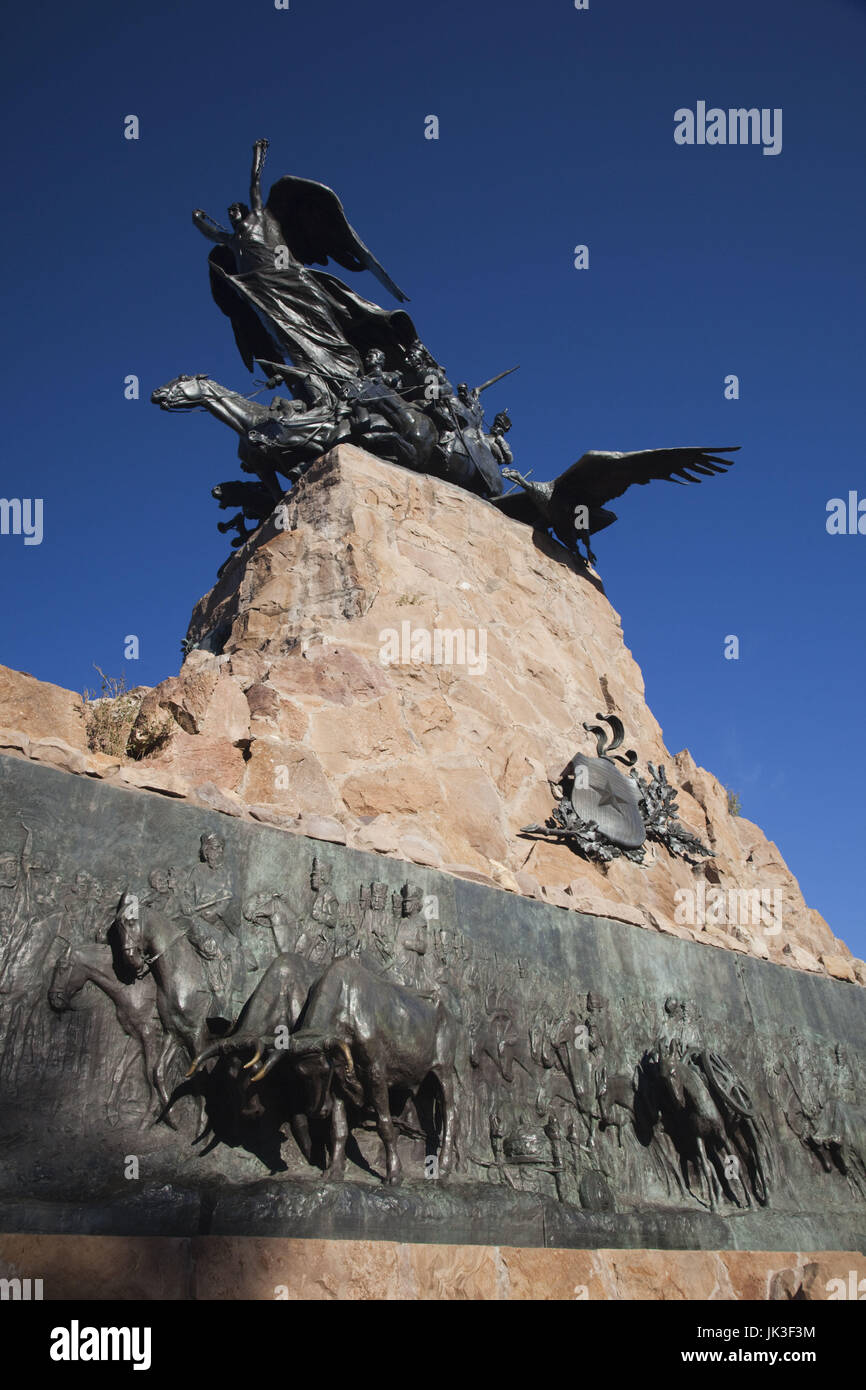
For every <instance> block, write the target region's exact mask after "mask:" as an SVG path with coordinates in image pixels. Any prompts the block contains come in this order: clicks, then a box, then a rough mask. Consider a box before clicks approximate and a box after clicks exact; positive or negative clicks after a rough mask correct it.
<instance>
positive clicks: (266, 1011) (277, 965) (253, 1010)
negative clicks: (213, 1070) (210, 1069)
mask: <svg viewBox="0 0 866 1390" xmlns="http://www.w3.org/2000/svg"><path fill="white" fill-rule="evenodd" d="M320 974H321V967H320V966H316V965H313V964H311V962H310V961H308V960H306V959H305V957H304V956H300V955H297V954H296V953H295V952H294V951H283V952H282V953H281V954H280V955H278V956H277V957H276V959H275V960H272V961H271V963H270V965H269V966H268V968H267V970H266V971H265V973H264V975H263V976H262V978H261V979H260V980H259V982H258V984H257V985H256V987H255V989H254V990H253V992H252V994H251V995H250V997H249V999H248V1000H247V1002H246V1004H244V1007H243V1009H242V1010H241V1012H240V1015H239V1017H238V1020H237V1022H236V1023H235V1025H234V1027H233V1028H232V1030H231V1032H230V1033H229V1034H227V1036H226V1037H224V1038H220V1039H219V1041H217V1042H212V1043H211V1044H210V1045H209V1046H208V1047H206V1048H204V1050H203V1051H202V1052H199V1053H198V1055H197V1056H196V1057H195V1058H194V1059H193V1063H192V1066H191V1067H190V1069H189V1071H188V1072H187V1077H191V1076H193V1075H194V1074H195V1073H196V1072H197V1071H198V1070H199V1068H200V1067H202V1066H203V1065H204V1063H205V1062H208V1061H210V1060H211V1059H212V1058H214V1057H225V1058H230V1059H231V1062H230V1075H231V1076H232V1077H236V1076H237V1057H238V1054H241V1053H244V1052H251V1053H252V1054H253V1055H252V1057H251V1059H250V1060H249V1061H248V1062H245V1063H244V1071H249V1070H250V1069H251V1068H252V1067H256V1066H258V1064H259V1062H260V1061H261V1059H262V1057H263V1055H264V1051H265V1048H266V1047H267V1046H268V1045H269V1044H273V1042H274V1039H275V1038H277V1037H279V1036H280V1033H281V1032H285V1031H288V1032H291V1030H292V1029H293V1028H294V1027H296V1025H297V1023H298V1022H299V1020H300V1018H301V1015H302V1013H303V1010H304V1006H305V1004H306V1002H307V997H308V995H309V993H310V990H311V988H312V986H313V984H314V983H315V982H316V980H317V979H318V978H319V975H320ZM241 1113H242V1114H243V1115H245V1116H247V1117H248V1116H249V1115H251V1114H253V1113H255V1111H254V1109H253V1108H251V1107H250V1106H249V1103H247V1106H246V1108H245V1109H244V1110H242V1112H241ZM289 1124H290V1127H291V1130H292V1134H293V1135H294V1138H295V1142H296V1143H297V1145H298V1147H299V1149H300V1150H301V1152H302V1154H303V1155H304V1157H305V1158H306V1159H307V1161H308V1162H309V1161H310V1159H311V1154H312V1147H311V1143H310V1133H309V1127H308V1125H307V1119H306V1115H304V1114H300V1113H298V1112H296V1111H295V1110H294V1109H292V1111H291V1113H290V1115H289Z"/></svg>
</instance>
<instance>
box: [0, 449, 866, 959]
mask: <svg viewBox="0 0 866 1390" xmlns="http://www.w3.org/2000/svg"><path fill="white" fill-rule="evenodd" d="M277 521H279V522H280V523H281V524H280V525H277V524H276V522H277ZM437 632H438V633H439V634H440V643H441V645H440V647H439V648H437V646H436V633H437ZM455 634H456V636H455ZM189 636H190V637H191V638H192V639H193V641H195V642H196V643H197V644H198V646H197V647H196V648H195V649H194V650H192V651H191V652H190V654H189V655H188V657H187V659H186V660H185V662H184V665H183V667H182V670H181V672H180V674H179V675H178V676H173V677H170V678H169V679H168V680H166V681H163V682H162V683H161V684H160V685H159V686H157V687H156V688H155V689H154V690H152V691H150V692H148V693H147V694H146V695H145V697H144V700H143V702H142V706H141V713H140V718H141V719H142V720H145V721H148V720H149V721H151V723H152V721H153V720H154V719H156V718H158V719H167V721H168V725H167V727H168V734H167V736H166V738H165V740H164V741H163V743H162V744H161V746H160V747H159V748H158V749H157V750H156V751H155V753H154V754H153V755H152V756H150V757H146V758H144V759H141V760H139V761H137V762H135V763H134V764H131V765H128V766H121V767H120V768H119V770H118V771H117V772H116V773H115V774H114V775H116V776H118V777H120V778H121V779H124V780H127V781H129V782H131V783H133V784H134V785H138V786H140V787H145V788H151V789H155V790H163V791H165V792H167V793H169V794H172V795H183V794H186V795H188V796H190V797H191V798H193V799H196V800H199V801H203V802H204V803H205V804H208V805H212V806H215V807H217V809H220V810H223V811H226V812H227V813H229V814H241V815H247V814H251V815H253V816H255V817H256V818H257V819H260V820H266V821H270V822H271V823H273V824H275V825H281V826H285V827H286V828H295V829H298V830H303V831H305V832H306V833H310V834H313V835H316V834H319V835H320V836H321V838H323V839H331V840H341V841H344V842H346V843H348V844H350V845H354V846H356V847H358V848H361V849H368V850H373V851H377V852H379V853H382V854H387V855H396V856H399V857H400V858H403V859H407V860H410V861H412V862H415V863H419V864H428V865H434V866H436V867H439V868H444V869H446V870H449V871H451V872H454V873H460V874H464V875H469V876H471V877H473V878H477V879H479V880H480V881H483V882H493V883H495V884H498V885H499V886H501V887H502V888H505V889H509V890H511V891H513V892H517V893H523V894H528V895H531V896H538V897H544V898H546V899H547V900H548V901H551V902H554V903H557V904H559V905H560V906H562V907H563V908H572V909H577V910H579V911H584V912H595V913H598V914H599V915H604V916H608V917H616V918H620V919H622V920H625V921H628V922H634V923H636V924H640V925H642V926H646V927H651V928H653V929H656V930H661V931H669V932H673V933H675V934H677V935H679V936H684V937H693V938H696V939H699V940H702V941H705V942H708V943H712V944H714V945H717V946H722V947H728V948H730V949H733V950H736V951H746V952H751V953H753V954H757V955H761V956H764V957H766V958H769V959H772V960H775V961H778V962H780V963H782V964H786V965H789V966H793V967H795V968H800V969H806V970H814V971H821V972H826V973H830V974H833V975H835V976H837V977H838V978H851V979H856V980H859V981H860V983H864V982H866V976H864V973H863V972H864V967H863V965H862V962H858V961H854V960H853V959H852V957H851V954H850V952H849V951H848V950H847V948H846V947H845V946H844V944H843V943H841V942H839V941H837V939H836V938H835V937H834V936H833V934H832V932H831V931H830V929H829V927H828V926H827V924H826V923H825V922H824V920H823V919H822V918H821V917H820V916H819V914H818V913H817V912H814V911H812V910H810V909H809V908H808V907H807V905H806V903H805V902H804V901H803V898H802V895H801V893H800V890H799V887H798V885H797V882H796V879H795V878H794V877H793V875H792V874H791V872H790V870H789V869H788V868H787V866H786V864H785V862H784V860H783V859H782V857H781V855H780V854H779V851H778V850H777V848H776V846H775V845H773V844H772V843H771V842H770V841H768V840H767V839H766V837H765V836H764V835H763V834H762V832H761V831H760V829H759V828H758V827H757V826H755V825H752V824H751V823H750V822H749V821H747V820H745V819H743V818H742V817H735V816H732V815H731V814H730V813H729V811H728V805H727V796H726V792H725V790H724V788H723V787H722V786H721V785H720V784H719V782H718V781H717V780H716V779H715V778H714V777H713V776H712V775H711V774H710V773H708V772H706V771H704V769H702V768H699V767H697V766H696V765H695V763H694V761H693V760H692V758H691V756H690V755H689V753H688V752H686V751H683V752H680V753H678V754H676V755H675V756H674V755H672V754H670V753H669V752H668V750H667V749H666V748H665V746H664V742H663V739H662V731H661V729H660V727H659V725H658V723H657V721H656V720H655V718H654V717H653V715H652V713H651V711H650V710H649V708H648V706H647V704H646V700H645V696H644V685H643V679H642V676H641V672H640V670H639V668H638V666H637V664H636V663H635V661H634V659H633V658H632V656H631V653H630V652H629V650H628V649H627V647H626V646H625V644H624V641H623V635H622V629H621V625H620V620H619V617H618V615H617V613H616V612H615V611H614V609H613V608H612V607H611V605H610V603H609V602H608V599H607V598H606V596H605V593H604V589H603V587H602V584H601V581H600V580H599V579H598V577H597V576H596V575H595V574H593V573H592V572H587V571H585V570H583V569H581V568H580V566H578V565H576V564H574V563H573V562H572V561H571V560H570V559H569V558H568V557H567V556H566V555H565V554H564V552H563V551H562V550H561V549H560V547H558V546H557V545H556V544H555V542H553V541H552V540H549V539H546V538H544V537H542V536H540V535H539V534H537V533H533V532H532V531H531V530H530V529H529V528H528V527H526V526H523V525H521V524H520V523H518V522H515V521H511V520H509V519H507V518H504V517H503V516H502V515H501V514H500V513H499V512H498V511H497V510H496V509H495V508H494V507H493V506H491V505H490V504H489V503H487V502H484V501H482V500H480V499H479V498H476V497H473V496H471V495H469V494H468V493H466V492H464V491H462V490H460V489H458V488H456V487H454V486H452V485H450V484H448V483H444V482H441V481H438V480H436V479H433V478H430V477H427V476H424V475H421V474H415V473H411V472H408V471H406V470H405V469H402V468H397V467H395V466H393V465H391V464H388V463H384V462H382V461H380V460H377V459H375V458H373V457H371V456H370V455H369V454H366V453H363V452H362V451H360V450H358V449H355V448H353V447H351V446H342V447H341V448H338V449H336V450H334V451H333V452H331V453H330V454H328V455H326V456H325V457H324V458H323V459H321V460H319V462H317V463H316V464H315V465H314V467H313V468H312V469H311V470H310V471H309V472H308V473H307V475H306V476H305V477H304V478H303V479H302V481H301V483H300V485H299V486H298V487H297V489H296V490H295V492H294V493H292V494H291V495H290V496H289V497H287V499H286V502H285V504H284V506H283V508H282V509H281V511H278V512H277V513H275V515H274V518H272V519H271V520H270V521H269V522H267V523H265V525H264V526H263V527H262V528H261V529H260V530H259V531H258V532H257V533H256V535H255V537H254V538H252V539H251V540H250V541H248V542H247V543H246V545H244V546H243V547H241V548H240V549H239V550H238V551H237V552H236V553H235V555H234V556H233V557H232V559H231V560H230V562H229V564H228V565H227V567H226V569H225V570H224V572H223V575H222V577H221V578H220V579H219V581H218V583H217V584H216V585H215V587H214V588H213V589H212V590H211V591H210V593H208V594H206V595H205V597H204V598H202V599H201V600H200V602H199V603H198V604H197V605H196V607H195V609H194V611H193V615H192V620H191V623H190V628H189ZM428 641H429V643H430V651H429V653H428V652H426V651H424V650H422V649H423V647H424V644H425V642H428ZM461 643H462V644H465V648H462V647H461ZM419 657H424V658H427V657H429V658H430V659H418V658H419ZM18 679H19V680H25V679H27V678H23V677H19V678H18ZM34 684H36V683H34ZM42 689H43V690H46V691H55V688H54V687H42ZM0 690H2V686H0ZM64 696H65V698H66V700H67V701H70V702H72V701H74V699H75V697H71V696H68V695H66V693H65V692H59V691H55V695H54V696H52V697H51V698H52V699H53V700H55V703H56V702H57V701H59V703H57V705H56V707H57V718H58V721H65V723H64V724H63V727H66V725H67V724H68V722H69V720H71V719H74V718H78V717H79V715H80V711H79V710H77V706H74V704H72V703H70V704H69V706H68V707H67V706H64V704H63V700H62V698H61V697H64ZM46 699H47V697H41V698H39V699H37V701H36V708H37V710H43V713H41V714H40V716H39V727H40V729H43V728H44V727H47V725H46V720H47V723H48V724H50V717H49V715H48V714H47V713H46V712H45V709H46V706H45V701H46ZM79 703H80V702H79ZM52 708H53V706H52ZM6 710H7V705H4V704H0V724H5V723H6V722H7V719H12V720H15V719H19V720H21V719H22V718H23V716H22V715H19V714H18V712H17V708H16V707H15V706H14V701H13V703H12V704H11V705H9V712H8V714H7V712H6ZM76 711H77V712H76ZM597 712H603V713H616V714H617V715H619V716H620V718H621V719H622V720H623V722H624V724H625V728H626V737H627V744H628V746H629V747H634V748H636V749H637V750H638V754H639V765H640V767H641V769H645V767H646V764H647V762H650V761H651V762H653V763H655V764H659V763H661V764H664V766H665V767H666V770H667V773H668V777H669V780H670V781H671V783H672V784H673V785H674V786H675V787H676V788H677V789H678V793H679V808H680V817H681V819H682V821H683V822H684V823H685V824H686V826H688V828H689V829H691V830H692V831H693V832H695V833H696V834H697V835H698V836H699V837H700V838H701V839H702V840H703V841H704V842H705V843H706V844H708V845H709V847H710V848H711V849H712V850H713V851H714V858H712V859H710V860H706V861H704V862H703V863H702V865H701V866H700V867H698V868H692V867H691V866H690V865H689V864H688V863H686V862H685V861H684V860H683V859H680V858H675V857H673V856H672V855H670V854H669V853H668V852H667V850H665V849H664V848H662V847H660V846H658V845H650V846H648V847H647V849H648V852H647V862H646V864H645V865H638V864H635V863H632V862H630V861H628V860H626V859H624V858H620V859H616V860H614V861H613V862H612V863H610V864H609V865H607V866H601V865H599V864H596V863H593V862H589V861H587V860H585V859H582V858H580V857H578V856H577V855H576V854H575V853H574V852H573V851H572V850H570V849H569V848H568V847H567V846H565V845H562V844H554V843H551V842H543V841H535V842H533V841H531V840H529V839H526V838H521V836H520V835H519V833H518V832H519V830H520V827H521V826H523V825H526V824H527V823H529V822H543V821H544V820H545V818H546V817H547V816H548V815H549V814H550V811H551V808H552V804H553V803H552V796H551V791H550V786H549V780H548V779H549V778H550V777H555V776H556V775H557V774H558V773H559V772H560V771H561V770H562V769H563V768H564V767H565V765H566V764H567V762H568V761H569V759H570V758H571V757H572V756H573V754H574V753H575V752H577V751H580V750H582V751H585V752H587V753H592V752H594V748H593V747H592V745H591V741H590V740H589V739H588V737H587V735H586V734H585V732H584V731H583V729H582V728H581V721H582V720H583V719H592V718H594V716H595V715H596V713H597ZM12 727H18V725H16V724H14V723H13V724H12ZM28 727H29V726H28ZM184 788H186V791H185V793H184ZM701 884H702V885H703V888H704V889H705V890H709V889H710V888H719V887H721V888H723V889H724V890H726V891H727V892H729V891H735V892H737V893H747V892H749V891H750V890H753V889H758V890H759V891H760V890H763V891H764V892H767V891H768V890H773V889H779V890H781V894H782V899H781V901H782V913H783V916H782V925H781V930H780V931H775V932H767V931H766V929H765V927H764V926H762V925H760V924H757V925H755V924H751V925H750V924H748V923H747V924H745V925H743V924H742V923H733V924H732V923H728V924H721V925H708V926H706V927H701V926H700V925H697V924H689V923H688V922H685V923H683V922H680V921H678V920H677V912H676V904H677V901H678V899H677V897H676V896H675V895H676V894H677V890H679V889H690V890H692V891H696V890H697V888H698V886H699V885H701Z"/></svg>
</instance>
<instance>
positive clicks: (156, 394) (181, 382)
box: [150, 372, 210, 410]
mask: <svg viewBox="0 0 866 1390" xmlns="http://www.w3.org/2000/svg"><path fill="white" fill-rule="evenodd" d="M209 380H210V378H209V377H208V375H207V373H206V372H198V373H197V374H196V375H195V376H176V377H175V378H174V380H173V381H169V382H166V384H165V386H157V388H156V390H155V391H153V392H152V393H151V397H150V399H151V402H152V403H153V404H154V405H158V406H159V408H160V410H195V409H196V408H197V407H198V406H200V405H202V404H203V403H204V399H205V394H206V393H205V391H204V388H203V386H202V382H205V381H209Z"/></svg>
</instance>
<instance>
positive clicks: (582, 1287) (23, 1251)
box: [0, 1235, 866, 1302]
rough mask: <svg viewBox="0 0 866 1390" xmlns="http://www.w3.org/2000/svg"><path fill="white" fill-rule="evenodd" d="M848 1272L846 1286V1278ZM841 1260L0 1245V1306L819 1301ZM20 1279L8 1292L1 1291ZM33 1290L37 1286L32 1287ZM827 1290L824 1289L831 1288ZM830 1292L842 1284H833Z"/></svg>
mask: <svg viewBox="0 0 866 1390" xmlns="http://www.w3.org/2000/svg"><path fill="white" fill-rule="evenodd" d="M852 1272H853V1273H854V1280H853V1281H852V1279H851V1274H852ZM864 1276H866V1260H864V1257H863V1256H862V1255H857V1254H852V1253H851V1252H850V1251H835V1252H826V1251H825V1252H822V1253H821V1254H816V1255H813V1254H808V1253H806V1254H804V1253H802V1252H799V1253H797V1252H791V1251H785V1252H781V1251H780V1252H767V1251H760V1250H758V1251H745V1250H719V1251H697V1250H615V1249H603V1250H567V1249H543V1250H539V1249H526V1248H521V1247H518V1246H508V1245H459V1244H455V1245H444V1244H443V1245H431V1244H407V1243H405V1242H398V1241H390V1240H375V1241H374V1240H342V1241H337V1240H293V1239H281V1238H278V1237H277V1238H270V1239H269V1238H267V1237H256V1236H247V1237H243V1236H218V1235H213V1236H191V1237H183V1236H175V1237H153V1236H137V1237H132V1238H129V1237H124V1236H72V1235H67V1236H55V1235H50V1236H49V1235H4V1236H0V1280H7V1281H13V1282H12V1284H11V1287H10V1286H9V1285H2V1287H4V1288H7V1289H8V1292H7V1293H6V1294H5V1295H4V1296H6V1297H16V1293H17V1294H18V1296H24V1297H26V1295H27V1292H28V1287H27V1285H26V1282H25V1281H26V1280H27V1279H29V1280H30V1281H31V1282H30V1286H29V1292H30V1296H31V1298H32V1297H34V1296H37V1295H41V1297H42V1298H43V1299H45V1300H46V1301H59V1300H65V1299H69V1300H75V1301H77V1300H88V1301H89V1300H103V1299H105V1300H109V1299H111V1300H114V1299H120V1300H123V1301H133V1300H139V1299H140V1300H148V1301H154V1300H163V1299H172V1300H184V1301H188V1300H229V1299H230V1300H232V1301H234V1300H237V1299H242V1300H255V1299H261V1300H282V1299H285V1300H289V1301H292V1302H294V1301H298V1300H302V1299H303V1300H315V1301H325V1300H330V1299H343V1300H354V1299H377V1300H389V1301H390V1300H412V1301H415V1300H451V1299H458V1300H459V1299H478V1300H482V1299H483V1300H485V1301H487V1300H493V1301H500V1300H506V1301H507V1300H512V1299H515V1300H517V1299H528V1300H544V1301H550V1300H578V1301H589V1300H596V1301H598V1300H602V1299H605V1300H607V1299H640V1300H659V1299H661V1300H684V1301H703V1300H714V1301H720V1300H738V1299H739V1300H747V1299H748V1300H761V1301H763V1300H775V1299H779V1300H785V1299H794V1298H796V1299H797V1300H798V1301H800V1300H806V1299H809V1300H813V1299H814V1300H818V1299H828V1298H830V1297H831V1296H832V1297H843V1296H847V1293H846V1294H844V1295H843V1294H842V1293H841V1292H840V1290H841V1289H843V1288H844V1289H845V1290H848V1289H850V1288H851V1287H852V1285H853V1286H856V1283H857V1282H859V1280H860V1279H862V1278H864ZM15 1280H20V1281H21V1286H20V1288H19V1289H18V1290H16V1287H15V1284H14V1281H15ZM35 1280H41V1281H42V1282H41V1286H38V1287H37V1286H36V1285H35V1284H34V1281H35ZM834 1281H837V1282H835V1283H834ZM839 1281H841V1283H840V1282H839Z"/></svg>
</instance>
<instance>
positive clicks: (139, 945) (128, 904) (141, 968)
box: [112, 889, 149, 979]
mask: <svg viewBox="0 0 866 1390" xmlns="http://www.w3.org/2000/svg"><path fill="white" fill-rule="evenodd" d="M112 925H113V927H114V928H116V931H117V944H118V946H119V948H120V955H121V958H122V960H123V961H124V962H125V964H126V965H128V966H129V968H130V969H131V970H134V971H135V976H136V979H141V978H142V976H143V975H146V974H147V971H148V968H149V962H148V959H147V955H146V953H145V943H144V933H143V931H142V925H141V905H140V903H139V900H138V895H137V894H136V893H130V891H129V889H126V890H125V892H123V893H122V894H121V897H120V902H119V903H118V904H117V911H116V913H115V915H114V922H113V924H112Z"/></svg>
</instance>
